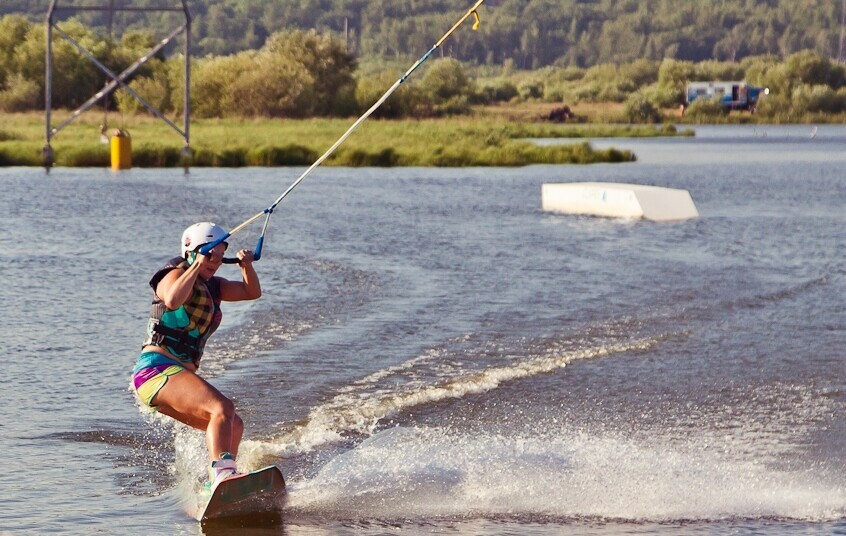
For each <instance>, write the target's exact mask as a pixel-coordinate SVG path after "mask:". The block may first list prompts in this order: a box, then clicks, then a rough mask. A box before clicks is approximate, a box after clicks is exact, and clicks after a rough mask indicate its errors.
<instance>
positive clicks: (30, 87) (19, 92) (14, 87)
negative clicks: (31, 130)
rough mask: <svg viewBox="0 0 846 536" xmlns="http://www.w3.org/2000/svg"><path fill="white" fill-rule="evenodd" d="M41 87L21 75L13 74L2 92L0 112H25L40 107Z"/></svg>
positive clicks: (0, 94)
mask: <svg viewBox="0 0 846 536" xmlns="http://www.w3.org/2000/svg"><path fill="white" fill-rule="evenodd" d="M40 98H41V87H40V86H39V84H38V82H34V81H32V80H27V79H25V78H24V77H23V76H22V75H20V74H17V73H16V74H13V75H11V76H10V77H9V79H8V81H7V83H6V89H4V90H2V91H0V110H2V111H4V112H23V111H26V110H32V109H33V108H37V107H38V104H39V103H38V101H39V99H40Z"/></svg>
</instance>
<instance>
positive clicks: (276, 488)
mask: <svg viewBox="0 0 846 536" xmlns="http://www.w3.org/2000/svg"><path fill="white" fill-rule="evenodd" d="M284 498H285V479H284V478H283V477H282V471H280V470H279V468H278V467H276V466H275V465H271V466H269V467H265V468H264V469H259V470H258V471H253V472H252V473H244V474H243V475H238V476H234V477H232V478H227V479H226V480H224V481H223V482H221V483H220V484H218V485H217V487H216V488H215V489H214V491H213V492H212V494H211V496H209V499H208V502H207V503H206V504H205V507H202V508H201V510H200V513H199V516H198V517H197V519H199V520H200V521H209V520H214V519H222V518H230V517H239V516H249V515H260V514H269V513H273V512H276V511H278V510H279V509H280V508H281V506H282V503H283V501H284Z"/></svg>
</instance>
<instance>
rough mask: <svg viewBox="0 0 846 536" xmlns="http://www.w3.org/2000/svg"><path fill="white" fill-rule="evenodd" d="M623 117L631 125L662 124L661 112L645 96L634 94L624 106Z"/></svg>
mask: <svg viewBox="0 0 846 536" xmlns="http://www.w3.org/2000/svg"><path fill="white" fill-rule="evenodd" d="M623 116H624V117H625V118H626V120H627V121H628V122H629V123H660V122H661V119H662V117H661V112H660V111H658V108H656V107H655V105H654V104H652V102H651V101H650V100H649V99H648V98H647V97H646V96H645V95H644V94H643V93H633V94H632V95H631V96H630V97H629V98H628V99H626V103H625V105H624V106H623Z"/></svg>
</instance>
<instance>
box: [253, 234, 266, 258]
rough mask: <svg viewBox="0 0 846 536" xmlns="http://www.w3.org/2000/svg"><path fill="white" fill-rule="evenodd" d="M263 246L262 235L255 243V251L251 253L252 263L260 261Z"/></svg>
mask: <svg viewBox="0 0 846 536" xmlns="http://www.w3.org/2000/svg"><path fill="white" fill-rule="evenodd" d="M262 245H264V235H261V236H260V237H259V239H258V242H257V243H256V249H255V250H254V251H253V261H257V260H259V259H261V246H262Z"/></svg>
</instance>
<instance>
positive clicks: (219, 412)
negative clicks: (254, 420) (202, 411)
mask: <svg viewBox="0 0 846 536" xmlns="http://www.w3.org/2000/svg"><path fill="white" fill-rule="evenodd" d="M209 409H210V411H209V413H211V418H212V419H221V420H224V421H227V422H234V421H235V420H236V419H237V420H240V417H238V415H237V414H236V413H235V404H233V403H232V401H231V400H229V399H228V398H226V397H220V398H218V399H216V400H215V401H214V402H213V403H212V405H211V408H209Z"/></svg>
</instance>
